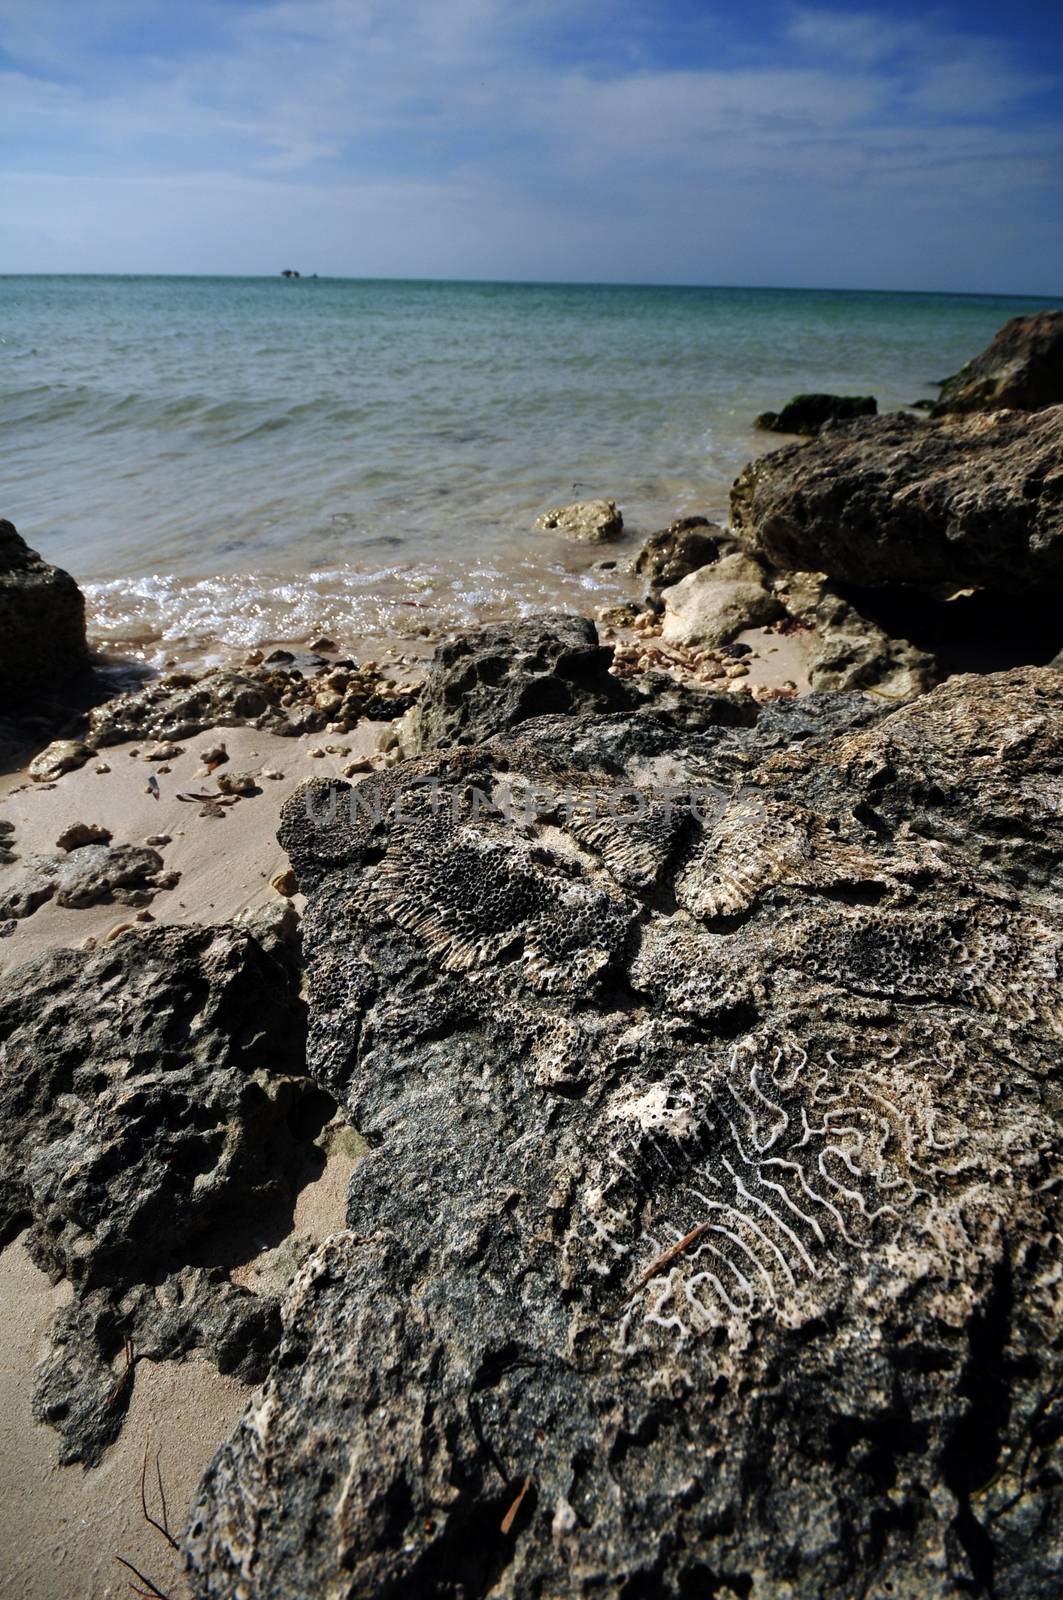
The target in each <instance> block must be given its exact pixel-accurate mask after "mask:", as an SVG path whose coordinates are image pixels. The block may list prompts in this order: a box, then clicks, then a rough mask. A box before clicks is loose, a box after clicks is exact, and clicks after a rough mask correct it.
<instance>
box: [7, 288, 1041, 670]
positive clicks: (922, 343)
mask: <svg viewBox="0 0 1063 1600" xmlns="http://www.w3.org/2000/svg"><path fill="white" fill-rule="evenodd" d="M1042 304H1055V305H1059V306H1063V301H1056V302H1040V301H1031V300H1022V299H1013V298H1007V297H995V296H966V295H964V296H950V295H940V294H885V293H883V294H873V293H863V292H838V291H805V290H802V291H794V290H774V289H726V288H722V289H714V288H688V289H684V288H638V287H613V286H593V285H539V284H502V283H442V282H406V281H403V282H393V281H379V282H378V281H366V280H349V279H309V278H301V279H299V280H294V281H290V280H284V279H282V278H280V277H276V278H162V277H159V278H149V277H51V278H49V277H25V278H18V277H6V278H0V425H2V435H0V452H2V455H0V462H2V478H0V482H2V485H3V491H4V493H3V501H2V503H0V515H3V516H6V517H9V518H10V519H11V521H13V522H14V523H15V524H16V526H17V527H18V529H19V531H20V533H22V535H23V536H24V537H25V538H26V539H27V540H28V541H29V543H30V544H32V545H34V546H35V547H36V548H37V549H39V550H40V551H41V552H42V553H43V554H44V555H45V556H46V557H47V558H48V559H49V560H50V561H54V562H57V563H58V564H59V565H61V566H64V567H66V568H68V569H69V570H70V571H71V572H73V573H74V575H75V577H76V578H77V579H78V581H79V583H80V584H81V585H82V587H83V588H84V590H85V593H86V596H87V599H88V604H89V625H90V632H91V634H92V636H93V638H94V640H95V641H96V642H97V643H98V644H101V645H104V646H109V647H112V648H114V649H116V650H120V651H124V652H128V653H133V654H136V655H140V656H142V657H144V658H146V659H149V660H152V661H159V660H161V659H162V658H164V657H165V656H167V655H169V654H173V653H178V654H180V653H181V652H189V651H196V652H199V653H201V654H202V653H204V652H205V653H207V654H208V655H209V653H210V652H211V651H218V652H223V651H225V650H227V649H229V648H231V647H240V646H250V645H255V644H259V643H262V642H266V641H274V640H284V639H299V638H303V639H305V638H308V637H310V636H312V635H313V634H314V633H316V632H319V631H324V632H326V633H331V634H333V635H335V636H337V637H339V638H342V639H343V640H345V641H347V642H348V643H349V642H350V641H352V640H353V639H355V638H369V639H372V638H375V637H377V636H380V637H384V636H388V637H394V636H395V635H397V634H398V635H404V634H405V635H414V634H417V633H420V634H423V635H425V634H431V633H433V632H435V631H438V630H440V629H447V628H451V627H454V626H459V625H462V624H465V623H468V622H471V621H475V620H478V619H487V618H490V617H496V616H500V615H507V614H510V615H511V614H514V613H517V612H523V613H526V612H528V611H532V610H535V609H540V608H542V607H544V606H552V605H564V606H570V607H573V608H577V609H581V610H585V611H591V612H593V611H594V610H595V609H596V608H598V607H600V606H602V605H604V604H607V603H610V602H612V601H613V600H615V599H617V598H619V597H621V596H623V595H627V594H629V593H630V592H631V583H630V580H629V579H628V578H626V576H625V575H624V573H623V570H622V567H623V563H624V561H625V560H626V558H627V557H628V556H629V555H630V553H631V552H632V550H633V549H634V548H637V544H636V541H637V539H638V538H640V537H641V536H644V535H645V534H647V533H650V532H652V531H653V530H654V529H656V528H659V527H663V526H664V525H666V524H667V523H668V522H669V521H671V520H672V518H674V517H675V516H678V515H688V514H691V513H694V512H701V513H704V514H705V515H708V516H710V517H713V518H715V519H724V518H725V517H726V510H727V492H728V488H729V485H730V482H731V480H732V479H733V478H734V476H735V474H736V473H737V472H738V471H739V470H740V469H741V467H742V466H743V464H744V463H745V462H746V461H747V460H749V459H750V457H751V456H753V455H755V454H759V453H761V452H762V451H764V450H766V449H770V448H775V447H777V445H778V443H779V441H778V440H777V439H774V438H773V437H772V436H769V435H765V434H762V433H758V432H756V431H755V430H754V429H753V427H752V421H753V418H754V417H755V416H756V415H757V414H758V413H759V412H761V411H764V410H768V409H778V407H779V406H780V404H782V403H783V402H784V401H785V400H787V399H788V398H789V397H790V396H791V395H792V394H794V393H797V392H799V391H802V390H827V391H835V392H840V393H852V394H874V395H876V396H877V398H878V401H879V407H880V410H888V409H892V408H895V407H898V406H903V405H907V404H910V403H911V402H912V401H914V400H917V399H920V398H924V397H925V398H933V397H934V396H935V395H936V388H935V385H934V380H937V379H941V378H943V377H945V376H946V375H947V374H949V373H951V372H953V371H955V370H956V368H958V367H959V366H961V365H962V363H963V362H964V361H965V360H967V359H968V358H969V357H970V356H972V355H974V354H975V353H976V352H977V351H978V350H980V349H981V348H982V346H983V345H984V344H985V343H986V342H987V341H988V339H989V338H990V337H991V336H992V334H993V333H994V332H995V331H996V329H997V328H998V327H1000V325H1001V324H1002V323H1003V322H1005V321H1006V320H1007V318H1009V317H1011V316H1014V315H1016V314H1018V313H1020V312H1023V311H1030V310H1033V309H1036V308H1037V307H1038V306H1039V305H1042ZM597 496H604V497H607V498H609V499H615V500H617V501H618V502H619V503H620V505H621V507H622V509H623V513H624V519H625V523H626V525H627V528H628V530H629V534H630V536H629V539H628V540H627V541H626V543H625V544H624V545H621V546H615V547H608V548H607V547H602V548H598V549H593V550H587V549H585V548H582V547H579V546H570V545H567V544H563V543H561V542H559V541H558V540H557V539H555V538H553V537H551V536H550V535H547V534H543V533H537V532H534V531H533V530H532V524H533V522H534V520H535V518H536V517H537V516H538V515H539V513H540V512H542V511H543V510H544V509H546V508H547V507H548V506H551V505H556V504H564V503H566V502H568V501H571V500H576V499H586V498H591V497H597ZM610 558H615V559H617V561H618V566H617V568H615V569H613V570H607V571H602V570H599V569H598V566H597V564H598V563H600V562H601V561H602V560H603V559H610Z"/></svg>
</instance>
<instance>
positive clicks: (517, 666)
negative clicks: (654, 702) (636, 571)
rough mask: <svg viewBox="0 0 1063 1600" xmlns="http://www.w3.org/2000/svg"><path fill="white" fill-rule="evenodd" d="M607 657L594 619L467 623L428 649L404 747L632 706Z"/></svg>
mask: <svg viewBox="0 0 1063 1600" xmlns="http://www.w3.org/2000/svg"><path fill="white" fill-rule="evenodd" d="M612 659H613V651H612V647H611V646H609V645H602V644H599V642H598V631H597V629H596V628H595V626H594V623H593V622H590V621H588V619H587V618H586V617H579V616H574V615H569V614H567V613H565V612H551V613H546V614H544V615H542V616H535V617H528V618H526V619H525V620H524V621H523V622H515V623H497V624H494V623H492V624H488V625H487V626H485V627H482V628H475V629H472V630H471V631H470V632H468V633H465V634H462V635H461V637H460V638H457V639H453V640H450V641H448V642H447V643H446V644H441V645H440V646H439V648H438V649H437V650H436V653H435V655H434V657H433V659H432V665H431V668H430V669H429V673H428V677H427V678H426V680H425V683H424V686H423V688H422V691H421V697H420V701H419V704H418V706H417V710H416V712H415V713H414V726H413V730H412V733H411V746H412V748H413V749H415V750H437V749H442V748H443V747H445V746H447V745H455V744H462V745H471V744H480V743H481V742H482V741H483V740H484V739H488V738H490V737H491V736H492V735H493V734H497V733H502V732H504V731H505V730H506V729H507V728H515V727H517V726H518V725H519V724H520V723H522V722H526V721H527V720H528V718H529V717H539V716H550V715H554V714H557V713H572V712H577V711H613V710H618V709H621V708H623V707H626V706H630V705H633V704H634V703H635V701H634V697H633V696H632V695H631V694H629V693H628V692H627V690H625V689H624V687H623V685H622V684H621V683H620V682H619V681H618V680H617V679H616V678H614V677H612V676H611V675H610V673H609V665H610V663H611V661H612Z"/></svg>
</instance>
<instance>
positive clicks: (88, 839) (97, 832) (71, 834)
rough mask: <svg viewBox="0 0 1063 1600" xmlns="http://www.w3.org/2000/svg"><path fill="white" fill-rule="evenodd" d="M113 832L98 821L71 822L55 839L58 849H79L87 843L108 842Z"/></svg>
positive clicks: (112, 836)
mask: <svg viewBox="0 0 1063 1600" xmlns="http://www.w3.org/2000/svg"><path fill="white" fill-rule="evenodd" d="M113 838H114V834H113V833H112V832H111V830H110V828H104V827H103V826H102V825H101V824H100V823H98V822H72V823H71V824H70V826H69V827H68V828H64V829H63V831H62V833H61V834H60V835H59V837H58V839H57V840H56V841H55V844H56V848H57V849H58V850H68V851H69V850H80V849H81V848H82V847H83V846H84V845H87V844H110V842H111V840H112V839H113Z"/></svg>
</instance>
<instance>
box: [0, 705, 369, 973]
mask: <svg viewBox="0 0 1063 1600" xmlns="http://www.w3.org/2000/svg"><path fill="white" fill-rule="evenodd" d="M390 732H391V725H390V724H389V723H386V722H383V723H381V722H377V723H362V724H360V725H359V727H358V728H357V729H356V730H355V731H354V732H353V733H349V734H343V735H339V734H337V735H332V734H314V735H308V736H306V737H304V738H299V739H281V738H278V737H277V736H276V735H275V734H265V733H259V732H257V731H256V730H255V729H254V728H221V729H217V730H215V731H214V732H211V733H202V734H197V736H196V737H195V738H194V739H189V740H187V741H186V742H185V744H184V754H183V755H181V756H178V757H177V758H176V759H175V760H174V761H172V762H170V763H162V764H163V765H169V766H170V767H171V768H172V770H171V771H170V772H169V773H162V774H160V773H159V765H160V763H158V762H149V761H145V760H143V759H142V756H136V757H134V756H131V754H130V752H131V751H132V750H136V749H140V750H141V752H143V750H145V749H147V748H150V746H149V745H147V744H145V745H141V746H137V745H115V746H114V747H113V748H111V749H109V750H104V751H101V752H100V757H99V760H98V761H90V762H89V763H88V765H87V766H84V767H82V768H81V769H80V770H79V771H77V772H68V773H65V774H64V775H63V777H61V778H60V779H59V780H58V782H57V783H56V784H55V787H54V788H45V787H42V786H41V785H40V784H31V783H29V782H28V780H27V779H26V778H25V776H24V775H16V776H9V777H5V778H3V779H0V818H5V819H7V820H8V821H10V822H13V823H14V824H15V836H14V841H13V843H14V848H15V850H16V851H17V853H18V855H19V857H20V860H19V861H15V862H12V863H11V864H10V865H8V866H0V887H2V886H6V885H8V884H10V883H12V882H15V881H17V880H18V878H19V877H20V876H21V874H22V872H23V870H24V868H23V865H22V861H23V860H24V859H25V858H26V857H27V856H30V855H32V854H34V853H35V852H45V853H48V854H54V853H55V841H56V839H57V838H58V837H59V835H60V833H62V831H63V829H64V828H66V827H68V826H69V825H70V824H71V823H72V822H88V823H102V824H103V826H104V827H106V828H110V830H111V832H112V834H113V835H114V842H115V843H116V844H143V843H144V841H145V840H146V839H147V838H149V837H150V836H152V835H155V834H169V835H170V837H171V839H172V843H170V844H168V845H165V846H162V847H160V848H159V854H160V855H161V856H162V858H163V860H164V862H165V865H166V868H167V870H173V871H177V872H180V874H181V881H180V883H179V884H178V885H177V887H176V888H175V889H171V890H164V891H163V892H162V893H160V894H158V895H157V896H156V897H155V899H154V901H153V902H152V904H151V906H150V907H149V909H150V911H151V915H152V916H153V917H154V918H156V919H157V920H158V921H161V922H207V923H212V922H225V921H229V920H231V919H232V918H233V917H235V916H238V915H239V914H240V913H241V912H243V911H245V910H247V909H249V908H251V907H254V906H256V905H260V904H262V903H263V902H264V901H267V900H269V899H270V898H271V897H274V898H275V891H274V890H272V889H271V888H270V880H271V878H273V877H275V876H276V874H277V873H279V872H283V871H284V869H285V868H286V867H287V865H288V862H287V858H286V856H285V854H284V852H283V850H282V849H281V847H280V845H279V844H278V843H277V838H276V834H277V824H278V821H279V819H280V809H281V805H282V804H283V802H284V801H285V800H286V799H287V797H288V796H289V795H290V794H291V793H292V792H293V790H295V789H296V788H298V786H299V784H300V783H302V782H303V780H304V779H306V778H310V777H323V776H327V775H331V774H336V773H338V772H339V771H340V769H341V768H342V767H343V766H345V765H346V764H347V763H348V762H349V761H351V760H352V759H355V758H357V757H359V756H366V755H369V754H370V753H371V752H373V751H376V750H377V749H379V747H380V746H381V744H382V743H383V742H384V741H385V740H386V739H387V738H388V736H389V734H390ZM215 744H224V745H225V747H226V749H227V750H228V752H229V761H228V763H227V764H226V765H225V766H224V767H221V768H219V769H218V773H220V772H257V771H259V770H261V769H262V768H263V767H268V768H270V769H271V770H273V771H276V772H281V773H283V774H284V776H283V778H282V779H268V778H264V779H262V781H261V785H260V787H261V789H262V793H261V794H259V795H254V796H251V797H250V798H248V799H243V800H240V801H239V802H238V803H237V804H236V805H234V806H230V807H228V808H227V809H226V811H225V813H224V817H223V819H217V818H214V819H212V818H208V817H201V816H200V815H199V813H200V810H201V809H202V808H201V806H199V805H196V804H188V803H186V802H184V801H181V800H178V798H177V796H178V795H179V794H182V793H187V792H189V791H191V792H195V793H200V792H210V791H214V790H215V789H216V787H217V786H216V783H215V782H214V778H207V777H196V773H197V772H198V771H201V770H202V765H203V764H202V761H201V760H200V756H199V752H200V751H201V750H205V749H208V748H209V747H210V746H211V745H215ZM326 744H334V745H339V746H345V747H349V748H350V752H351V753H350V754H349V755H343V756H336V755H327V754H326V755H325V756H324V757H323V758H320V759H315V758H314V757H312V756H311V755H310V751H311V750H320V749H323V748H324V747H325V745H326ZM101 763H102V764H103V765H106V766H108V767H109V768H110V771H109V772H106V773H102V774H98V773H97V772H96V770H95V768H96V767H97V765H99V764H101ZM153 773H154V774H155V775H156V776H157V778H158V783H159V789H160V791H161V795H160V798H159V799H158V800H154V799H153V798H152V797H151V795H150V794H148V793H146V787H147V782H148V779H149V777H151V776H152V774H153ZM218 773H215V774H214V777H217V775H218ZM135 916H136V912H135V910H133V909H131V908H130V907H127V906H123V905H102V906H89V907H86V908H85V909H84V910H80V911H71V910H65V909H64V908H62V907H60V906H57V905H55V904H54V902H51V901H49V902H48V903H46V904H45V905H43V906H41V907H40V908H39V909H38V910H37V911H35V912H34V914H33V915H32V916H31V917H26V918H23V919H22V920H21V921H20V922H19V923H18V924H17V926H16V928H15V931H14V933H12V934H11V935H10V937H9V938H6V939H2V940H0V972H2V971H4V970H7V969H10V968H11V967H13V966H15V965H16V964H18V963H19V962H22V961H24V960H26V958H27V957H28V956H30V955H35V954H36V953H37V952H38V951H40V950H44V949H52V948H54V947H55V946H57V945H69V946H78V945H81V944H83V942H84V941H85V939H86V938H88V937H90V936H91V937H92V938H95V939H102V938H104V937H105V936H106V935H107V934H108V933H109V932H111V931H112V930H113V929H115V928H117V927H119V926H120V925H121V924H123V923H130V922H132V921H133V920H134V918H135Z"/></svg>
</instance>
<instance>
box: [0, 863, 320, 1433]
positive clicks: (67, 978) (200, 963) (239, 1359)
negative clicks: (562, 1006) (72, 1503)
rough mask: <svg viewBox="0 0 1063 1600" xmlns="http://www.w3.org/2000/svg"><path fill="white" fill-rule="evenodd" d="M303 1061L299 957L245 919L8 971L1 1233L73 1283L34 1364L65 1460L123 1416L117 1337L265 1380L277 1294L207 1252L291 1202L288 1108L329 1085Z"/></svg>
mask: <svg viewBox="0 0 1063 1600" xmlns="http://www.w3.org/2000/svg"><path fill="white" fill-rule="evenodd" d="M88 848H89V849H91V848H93V847H91V846H90V847H88ZM84 853H85V852H75V854H84ZM302 1070H303V1060H302V1008H301V1006H300V1003H299V1001H298V998H297V979H296V977H295V974H294V971H293V968H292V963H291V961H290V960H289V959H288V958H287V957H286V955H285V954H284V952H283V946H281V945H280V944H276V945H275V947H274V948H272V949H270V950H267V949H266V948H264V947H263V945H261V944H260V943H259V942H257V941H256V940H255V939H254V938H253V937H252V936H251V933H250V932H249V931H247V930H239V929H236V928H199V927H185V928H177V927H163V926H156V927H152V928H149V929H146V930H145V931H144V932H142V933H140V934H139V935H137V934H132V933H127V934H126V935H125V936H124V937H123V938H121V939H119V940H117V941H116V942H115V943H113V944H109V945H106V946H104V947H103V948H102V949H101V950H99V951H97V952H95V953H92V954H90V953H88V952H86V951H82V950H55V951H51V952H49V953H48V954H45V955H41V956H38V957H37V958H36V959H34V960H31V961H29V962H27V963H26V964H25V965H24V966H21V967H18V968H16V969H15V970H13V971H9V972H6V973H5V974H4V980H3V995H2V997H0V1244H6V1243H7V1242H8V1240H9V1239H11V1238H12V1237H13V1236H14V1235H15V1234H16V1233H17V1232H19V1231H20V1230H21V1229H24V1228H25V1229H27V1231H26V1233H25V1235H24V1237H25V1240H26V1243H27V1246H28V1248H29V1251H30V1254H31V1256H32V1257H33V1259H34V1261H35V1262H36V1263H37V1265H38V1266H39V1267H42V1268H43V1269H44V1271H46V1272H48V1273H49V1274H50V1275H51V1276H52V1277H53V1278H54V1279H56V1280H58V1279H60V1278H65V1279H67V1280H68V1281H69V1283H70V1285H71V1286H72V1290H73V1297H72V1299H71V1301H70V1303H69V1304H67V1305H65V1306H64V1307H63V1308H62V1309H61V1310H60V1311H59V1312H57V1314H56V1318H55V1323H54V1326H53V1328H52V1334H51V1345H50V1348H49V1350H48V1351H47V1352H46V1354H45V1355H44V1358H43V1360H42V1362H41V1364H40V1366H39V1367H38V1369H37V1372H36V1377H35V1392H34V1413H35V1415H36V1417H37V1419H38V1420H39V1421H42V1422H48V1423H51V1424H52V1425H53V1426H54V1427H55V1428H57V1429H58V1430H59V1432H60V1435H61V1451H60V1459H62V1460H66V1461H71V1460H83V1461H87V1462H92V1461H95V1460H97V1459H98V1458H99V1456H100V1454H101V1453H102V1451H103V1449H104V1448H105V1447H106V1445H107V1444H108V1443H109V1442H110V1441H111V1439H113V1438H114V1436H115V1435H116V1434H117V1432H118V1431H119V1429H120V1428H121V1425H122V1419H123V1417H124V1415H125V1411H126V1407H127V1406H128V1404H129V1398H130V1394H131V1392H132V1388H133V1384H134V1382H135V1377H134V1371H133V1370H132V1369H130V1368H128V1367H126V1368H125V1369H124V1372H123V1369H122V1368H121V1366H119V1368H118V1369H116V1368H115V1366H114V1365H113V1363H114V1362H115V1358H116V1357H120V1356H121V1353H122V1349H123V1344H124V1342H125V1341H126V1340H128V1341H130V1344H129V1345H128V1346H127V1347H126V1348H127V1353H131V1354H132V1357H133V1359H134V1360H136V1359H139V1358H140V1357H142V1356H148V1357H150V1358H151V1359H153V1360H161V1359H163V1358H164V1357H172V1356H180V1355H182V1354H183V1353H184V1352H186V1351H188V1350H191V1349H200V1350H202V1351H204V1352H205V1353H206V1354H207V1355H208V1356H210V1357H211V1359H212V1360H214V1361H215V1362H216V1363H217V1364H218V1366H219V1367H220V1368H221V1369H222V1370H223V1371H225V1372H230V1371H232V1372H237V1373H239V1374H240V1375H241V1376H242V1377H244V1378H246V1379H248V1380H250V1381H252V1382H254V1381H257V1380H258V1379H260V1378H261V1377H263V1376H264V1374H265V1370H266V1358H267V1355H268V1352H269V1351H270V1350H271V1349H272V1347H273V1346H274V1344H275V1343H276V1341H277V1338H278V1336H279V1333H280V1320H279V1314H278V1306H277V1302H276V1300H275V1299H273V1300H271V1299H260V1298H257V1297H256V1296H255V1295H253V1294H250V1293H248V1291H247V1290H246V1289H244V1288H241V1287H239V1286H238V1285H236V1284H234V1283H233V1282H232V1281H231V1280H230V1278H229V1275H228V1273H227V1272H226V1271H225V1270H223V1268H222V1266H221V1265H220V1264H218V1265H210V1264H208V1263H209V1261H210V1259H211V1257H210V1253H209V1251H208V1253H207V1255H206V1256H204V1255H203V1254H202V1253H201V1252H202V1250H203V1248H204V1246H205V1244H206V1243H208V1242H211V1241H212V1240H213V1239H214V1238H216V1237H217V1235H218V1233H219V1230H221V1229H222V1228H228V1227H232V1226H233V1225H234V1224H238V1223H239V1222H240V1221H241V1220H244V1221H245V1222H250V1221H251V1219H254V1222H255V1224H256V1226H261V1225H262V1222H263V1219H264V1217H266V1216H268V1215H270V1208H271V1207H272V1208H273V1210H274V1212H275V1211H276V1210H277V1208H278V1206H279V1207H280V1208H281V1209H283V1206H284V1203H285V1201H286V1200H289V1199H290V1197H291V1196H292V1195H294V1192H295V1180H296V1174H297V1172H298V1171H299V1169H300V1167H301V1165H302V1163H303V1162H304V1161H305V1159H306V1148H307V1147H306V1143H305V1140H303V1139H302V1138H300V1137H299V1133H300V1116H299V1107H300V1106H301V1105H304V1104H305V1103H306V1102H307V1098H308V1096H309V1097H313V1098H314V1099H315V1100H317V1099H321V1098H322V1097H321V1096H320V1091H318V1090H317V1089H315V1088H314V1087H313V1086H312V1085H309V1084H307V1083H306V1082H305V1080H304V1079H303V1078H302Z"/></svg>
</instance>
